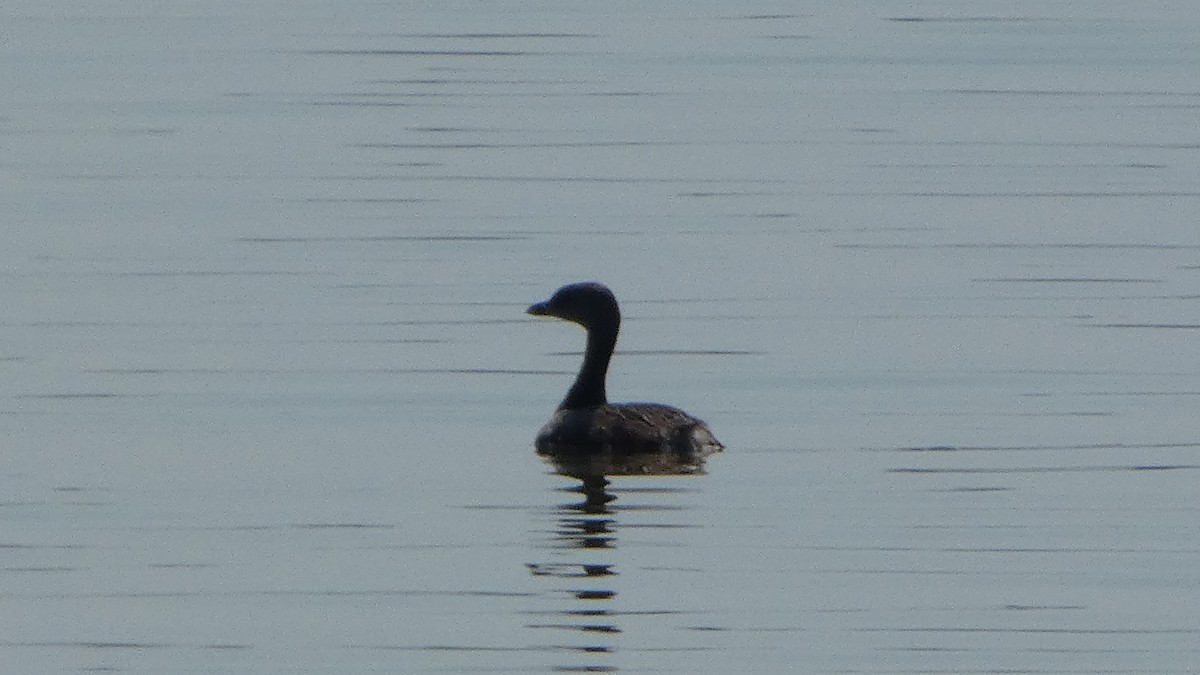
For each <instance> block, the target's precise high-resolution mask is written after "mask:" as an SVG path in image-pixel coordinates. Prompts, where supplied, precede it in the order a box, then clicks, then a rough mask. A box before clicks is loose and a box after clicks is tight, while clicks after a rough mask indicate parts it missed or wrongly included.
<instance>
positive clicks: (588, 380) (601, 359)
mask: <svg viewBox="0 0 1200 675" xmlns="http://www.w3.org/2000/svg"><path fill="white" fill-rule="evenodd" d="M618 330H619V324H615V323H610V322H605V323H601V324H598V325H594V326H591V327H590V328H588V331H587V350H586V351H584V353H583V365H582V366H580V368H579V375H577V376H576V377H575V384H573V385H571V389H570V391H568V392H567V397H566V398H565V399H563V402H562V404H560V405H559V406H558V409H559V410H578V409H580V408H592V407H594V406H598V405H604V404H605V403H608V396H607V394H606V393H605V390H604V379H605V376H606V375H607V374H608V362H609V359H611V358H612V353H613V348H614V347H616V346H617V331H618Z"/></svg>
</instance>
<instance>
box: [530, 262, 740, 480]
mask: <svg viewBox="0 0 1200 675" xmlns="http://www.w3.org/2000/svg"><path fill="white" fill-rule="evenodd" d="M526 312H527V313H528V314H532V315H534V316H550V317H556V318H559V319H563V320H566V321H570V322H572V323H577V324H579V325H580V326H582V327H583V328H584V330H586V331H587V348H586V350H585V351H584V354H583V365H582V366H580V368H579V374H578V375H577V376H576V377H575V382H574V384H572V385H571V388H570V389H569V390H567V395H566V397H565V398H564V399H563V401H562V403H561V404H559V406H558V410H556V411H555V412H554V415H553V416H552V417H551V418H550V421H549V422H547V423H546V424H545V426H543V427H542V429H541V431H540V432H538V435H537V441H536V447H537V451H538V453H539V454H543V455H551V454H558V455H561V454H562V453H572V454H574V455H575V456H579V455H581V454H582V455H584V456H586V455H590V454H603V455H604V456H605V461H606V463H608V464H610V465H616V466H617V468H616V470H612V471H608V472H607V473H669V472H672V471H668V470H666V469H667V468H670V467H674V468H675V469H679V468H680V466H682V465H687V466H692V467H693V469H694V468H695V465H698V464H699V463H700V462H702V461H703V459H704V458H705V457H706V456H708V455H711V454H713V453H714V452H720V451H721V450H722V449H723V446H722V445H721V443H720V441H718V440H717V439H716V437H714V436H713V434H712V432H711V431H709V429H708V426H707V425H706V424H705V423H704V422H703V421H701V420H699V419H696V418H695V417H692V416H691V415H689V414H687V413H685V412H684V411H682V410H680V409H678V408H674V407H671V406H668V405H662V404H661V403H609V402H608V395H607V392H606V391H605V379H606V376H607V374H608V363H609V361H610V360H611V359H612V354H613V349H614V348H615V347H616V344H617V333H618V332H619V331H620V328H621V311H620V309H619V308H618V307H617V299H616V297H615V296H614V295H613V293H612V291H611V290H609V289H608V287H606V286H604V285H603V284H600V283H597V282H594V281H592V282H583V283H576V284H569V285H567V286H563V287H562V288H560V289H558V290H557V291H555V293H554V295H553V296H551V297H550V299H549V300H546V301H544V302H539V303H536V304H534V305H530V307H529V309H528V310H526ZM633 455H637V456H638V459H637V460H636V462H633V463H632V465H631V463H630V462H629V461H626V460H627V458H628V457H629V456H633ZM655 457H657V459H656V458H655ZM630 466H634V467H635V468H632V469H630ZM611 468H612V466H610V469H611Z"/></svg>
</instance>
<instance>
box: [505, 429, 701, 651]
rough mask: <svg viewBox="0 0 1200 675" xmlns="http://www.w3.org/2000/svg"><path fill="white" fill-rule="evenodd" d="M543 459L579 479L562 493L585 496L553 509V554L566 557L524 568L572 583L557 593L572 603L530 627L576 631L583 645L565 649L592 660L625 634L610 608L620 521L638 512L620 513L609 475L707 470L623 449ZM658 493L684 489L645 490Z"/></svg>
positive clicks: (691, 460)
mask: <svg viewBox="0 0 1200 675" xmlns="http://www.w3.org/2000/svg"><path fill="white" fill-rule="evenodd" d="M538 455H539V456H540V457H541V458H542V459H543V460H544V461H546V462H547V463H548V464H549V465H550V466H551V467H553V469H554V471H555V473H558V474H560V475H563V476H568V477H570V478H573V479H578V480H579V483H578V484H576V485H574V486H571V487H562V488H558V490H559V491H560V492H569V493H572V494H577V495H579V496H580V497H581V499H574V500H571V501H568V502H566V503H562V504H559V505H558V506H557V507H556V508H555V509H554V511H553V514H554V517H555V519H556V526H555V528H554V529H553V530H552V534H553V536H552V538H551V539H550V544H551V549H552V550H554V551H557V552H558V553H557V555H556V557H559V558H563V559H564V560H561V561H555V562H543V563H532V562H531V563H527V566H528V568H529V570H530V572H532V573H533V574H534V575H535V576H538V577H547V578H550V579H559V580H564V581H566V582H567V583H566V584H565V585H564V586H562V587H559V588H556V589H554V590H555V592H556V594H557V595H559V596H560V597H564V598H566V599H567V604H566V606H565V607H563V608H559V609H554V610H550V611H547V612H538V613H539V614H545V615H550V616H553V617H554V619H553V620H551V621H546V622H538V623H533V624H530V626H529V627H530V628H535V629H556V630H567V631H574V632H577V633H578V634H580V635H586V636H590V639H589V640H587V641H586V642H584V643H582V644H577V645H573V646H566V647H563V649H565V650H566V651H569V652H573V653H578V654H587V655H589V656H590V657H593V658H594V657H596V656H597V655H599V654H608V653H610V652H611V651H613V648H614V645H613V644H612V642H611V640H612V639H613V638H614V637H615V635H616V634H619V633H621V628H620V627H619V626H618V625H617V620H618V617H619V616H620V615H621V614H624V612H619V611H616V610H614V609H613V607H612V604H613V601H614V599H615V598H616V596H617V589H616V587H615V582H616V577H617V576H618V572H617V569H616V566H615V564H614V562H613V559H614V557H615V553H616V548H617V532H618V517H619V515H620V513H621V512H622V511H623V510H624V511H634V510H639V507H637V506H633V507H629V506H626V507H625V508H624V509H622V508H621V507H619V506H618V505H617V504H615V503H614V502H615V500H616V499H617V495H616V494H614V493H613V491H612V490H611V488H610V486H611V483H610V481H609V477H618V476H680V475H695V474H700V473H703V457H696V456H691V455H686V454H677V453H669V452H668V453H664V452H661V451H656V452H622V451H620V450H619V449H615V450H614V449H606V450H604V451H602V452H596V451H595V450H594V449H593V450H591V451H588V452H580V451H579V450H578V449H571V448H547V447H539V449H538ZM655 491H660V492H678V491H679V490H677V489H670V488H666V489H663V490H650V491H648V492H655ZM642 508H644V507H642ZM638 613H639V614H667V613H673V612H666V611H662V612H659V611H655V612H638ZM564 668H566V669H568V670H571V671H581V672H612V671H615V670H617V668H616V667H615V666H613V665H611V664H603V663H594V662H593V663H586V664H572V665H570V666H564Z"/></svg>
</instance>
